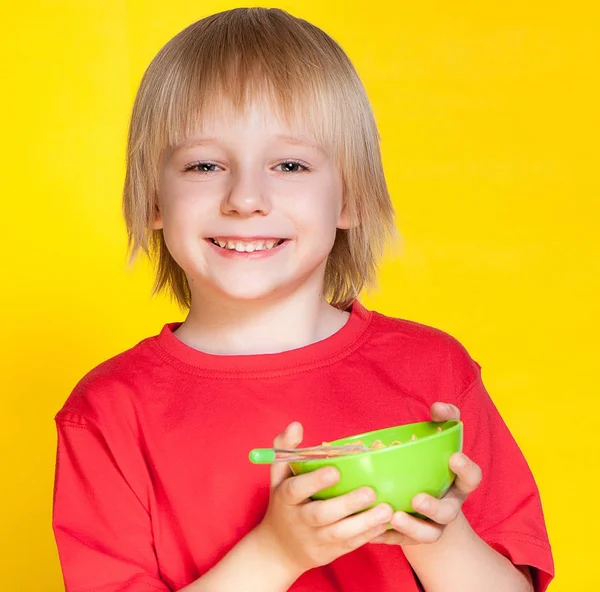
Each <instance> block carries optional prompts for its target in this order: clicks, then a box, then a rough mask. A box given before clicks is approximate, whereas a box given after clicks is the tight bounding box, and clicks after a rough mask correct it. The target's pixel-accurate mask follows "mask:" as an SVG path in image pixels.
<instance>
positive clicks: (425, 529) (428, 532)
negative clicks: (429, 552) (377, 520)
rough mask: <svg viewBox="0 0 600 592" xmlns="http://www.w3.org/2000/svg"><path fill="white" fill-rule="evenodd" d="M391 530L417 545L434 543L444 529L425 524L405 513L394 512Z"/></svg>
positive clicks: (436, 525) (430, 523)
mask: <svg viewBox="0 0 600 592" xmlns="http://www.w3.org/2000/svg"><path fill="white" fill-rule="evenodd" d="M390 524H391V525H392V528H393V529H394V530H396V531H398V532H399V533H400V534H403V535H405V536H406V537H408V538H409V539H412V540H413V541H415V543H417V544H428V543H435V542H436V541H437V540H438V539H439V538H440V537H441V536H442V533H443V532H444V527H443V526H440V525H439V524H434V523H433V522H425V521H424V520H420V519H419V518H415V517H414V516H411V515H409V514H406V513H405V512H396V513H395V514H394V515H393V516H392V520H391V521H390Z"/></svg>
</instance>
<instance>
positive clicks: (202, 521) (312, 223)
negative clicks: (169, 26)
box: [53, 8, 553, 592]
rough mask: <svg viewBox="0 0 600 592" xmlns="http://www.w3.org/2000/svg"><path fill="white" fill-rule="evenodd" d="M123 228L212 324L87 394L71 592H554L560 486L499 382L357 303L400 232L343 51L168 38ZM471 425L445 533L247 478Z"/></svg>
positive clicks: (222, 35)
mask: <svg viewBox="0 0 600 592" xmlns="http://www.w3.org/2000/svg"><path fill="white" fill-rule="evenodd" d="M124 212H125V218H126V221H127V226H128V230H129V236H130V240H131V243H132V246H133V252H134V253H135V252H136V251H137V250H139V249H140V248H141V249H144V250H147V251H149V252H150V253H151V254H152V255H154V256H155V257H156V258H157V283H156V289H157V290H160V289H168V290H170V291H171V292H172V293H173V294H174V295H175V297H176V298H177V299H178V301H179V302H180V303H181V304H182V305H183V306H185V307H187V308H189V314H188V316H187V318H186V320H185V321H184V322H183V323H181V324H170V325H166V326H165V327H164V329H163V330H162V332H161V333H160V335H158V336H155V337H151V338H149V339H146V340H144V341H143V342H141V343H140V344H138V345H137V346H135V347H134V348H133V349H131V350H129V351H127V352H125V353H123V354H121V355H119V356H117V357H116V358H114V359H112V360H109V361H107V362H105V363H104V364H102V365H100V366H99V367H98V368H96V369H95V370H93V371H92V372H91V373H89V374H88V375H87V376H86V377H85V378H84V379H83V380H82V381H81V382H80V383H79V384H78V385H77V387H76V389H75V390H74V392H73V394H72V395H71V397H70V398H69V399H68V401H67V402H66V404H65V406H64V407H63V409H62V410H61V411H60V412H59V413H58V415H57V418H56V420H57V426H58V437H59V448H58V459H57V471H56V489H55V500H54V521H53V524H54V529H55V534H56V539H57V543H58V548H59V553H60V558H61V563H62V567H63V572H64V576H65V581H66V586H67V589H68V590H69V592H83V591H89V592H91V591H102V592H116V591H121V590H128V591H134V592H137V591H139V592H141V591H151V590H160V591H168V590H185V591H187V592H203V591H207V592H209V591H210V592H213V591H214V592H218V591H221V590H223V591H231V590H244V591H248V592H251V591H254V590H256V591H260V592H270V591H273V592H279V591H284V590H288V589H289V590H294V591H311V592H314V591H317V592H318V591H323V592H329V591H334V590H342V591H344V592H346V591H354V590H356V591H358V590H361V591H363V590H374V591H375V590H376V591H380V592H392V591H394V592H396V591H402V592H414V591H417V590H419V589H424V590H427V591H428V592H438V591H443V592H453V591H457V592H458V591H460V592H469V591H477V592H480V591H481V590H484V589H485V590H487V591H489V592H492V591H498V592H500V591H506V592H508V591H511V592H515V591H523V592H525V591H530V590H537V591H543V590H545V589H546V587H547V585H548V583H549V582H550V580H551V578H552V573H553V566H552V557H551V553H550V548H549V544H548V540H547V535H546V530H545V526H544V521H543V516H542V510H541V504H540V500H539V495H538V492H537V488H536V486H535V483H534V481H533V477H532V476H531V473H530V472H529V469H528V467H527V464H526V462H525V460H524V458H523V456H522V455H521V453H520V451H519V449H518V447H517V446H516V444H515V442H514V440H513V439H512V437H511V435H510V433H509V431H508V430H507V428H506V426H505V425H504V423H503V422H502V419H501V418H500V416H499V415H498V413H497V411H496V409H495V407H494V405H493V403H492V402H491V400H490V398H489V396H488V395H487V393H486V391H485V388H484V386H483V384H482V382H481V376H480V368H479V366H478V365H477V364H476V363H475V362H474V361H473V360H472V359H471V358H470V357H469V355H468V354H467V352H466V351H465V350H464V349H463V348H462V347H461V346H460V344H458V343H457V342H456V341H455V340H454V339H452V338H451V337H450V336H448V335H446V334H444V333H442V332H440V331H437V330H435V329H432V328H429V327H425V326H422V325H418V324H416V323H411V322H408V321H402V320H398V319H391V318H387V317H384V316H383V315H380V314H377V313H374V312H370V311H367V310H365V309H364V308H363V307H362V306H361V305H360V304H359V303H358V301H357V297H358V294H359V292H360V290H361V289H362V288H363V286H368V285H371V284H372V283H373V281H374V277H375V270H376V263H377V260H378V258H379V256H380V255H381V252H382V249H383V247H384V245H385V243H386V241H387V240H388V239H389V238H390V237H391V235H392V234H393V211H392V206H391V203H390V199H389V195H388V192H387V188H386V184H385V179H384V176H383V171H382V168H381V159H380V153H379V147H378V137H377V129H376V126H375V123H374V120H373V116H372V113H371V109H370V106H369V103H368V100H367V98H366V95H365V93H364V89H363V87H362V85H361V83H360V81H359V79H358V76H357V75H356V73H355V71H354V69H353V68H352V66H351V64H350V62H349V61H348V58H347V57H346V56H345V54H344V53H343V51H342V50H341V49H340V48H339V47H338V46H337V45H336V44H335V42H334V41H333V40H331V38H329V37H328V36H327V35H326V34H325V33H323V32H322V31H320V30H319V29H317V28H316V27H314V26H312V25H310V24H308V23H306V22H304V21H301V20H299V19H295V18H294V17H291V16H290V15H288V14H287V13H285V12H283V11H280V10H267V9H259V8H255V9H237V10H232V11H228V12H225V13H221V14H218V15H214V16H212V17H209V18H207V19H204V20H202V21H199V22H198V23H195V24H194V25H192V26H190V27H188V28H187V29H186V30H184V31H183V32H181V33H180V34H179V35H177V36H176V37H175V38H174V39H173V40H171V41H170V42H169V43H168V44H167V45H166V46H165V47H164V48H163V49H162V50H161V52H160V53H159V54H158V56H157V57H156V58H155V60H154V61H153V62H152V63H151V65H150V66H149V68H148V70H147V72H146V74H145V76H144V79H143V80H142V83H141V86H140V89H139V92H138V95H137V98H136V102H135V106H134V110H133V114H132V121H131V128H130V136H129V146H128V165H127V176H126V182H125V191H124ZM439 401H443V402H444V403H440V402H439ZM459 409H460V413H462V417H463V420H464V422H465V425H466V435H465V444H464V449H465V454H457V455H455V456H454V457H453V458H452V459H451V468H452V469H453V470H454V471H455V472H456V474H457V480H456V483H455V485H454V487H453V488H452V489H451V491H450V492H449V493H448V495H446V496H445V497H444V498H443V499H442V500H436V499H433V498H430V497H429V496H427V495H425V494H421V495H419V496H417V497H416V498H415V499H414V500H413V505H414V508H415V510H416V511H418V512H419V513H420V514H421V515H424V516H426V517H427V518H429V520H422V519H417V518H416V517H414V516H411V515H408V514H405V513H402V512H396V513H393V512H392V509H391V508H390V507H389V506H387V505H385V504H376V505H373V504H374V502H375V494H374V492H373V491H372V490H370V489H369V488H361V489H360V490H357V491H354V492H351V493H349V494H347V495H345V496H341V497H338V498H336V499H333V500H328V501H324V502H310V501H309V498H310V496H311V495H313V494H314V493H315V492H317V491H319V490H320V489H323V488H324V487H327V486H328V485H330V484H331V483H332V482H334V481H335V480H336V479H337V478H338V477H339V475H338V474H336V471H335V470H332V469H331V468H329V469H327V468H326V469H321V470H319V471H316V472H314V473H311V474H309V475H303V476H298V477H291V476H290V473H289V469H287V468H286V467H283V466H281V465H277V466H273V467H272V468H271V476H270V483H269V479H268V477H267V475H266V474H265V473H263V472H262V471H261V469H260V468H257V467H255V466H252V465H250V463H248V461H247V454H248V450H249V449H250V448H253V447H255V446H261V445H264V444H265V443H266V442H265V438H266V435H267V434H269V433H271V434H273V433H277V431H278V430H279V429H281V426H285V425H288V427H287V428H286V429H285V430H284V431H283V433H281V434H280V435H279V436H277V437H276V439H275V445H276V446H281V447H294V446H297V445H298V444H300V442H301V441H302V440H303V439H305V440H306V441H308V442H310V443H314V442H318V441H321V440H325V439H327V440H331V439H335V438H337V437H341V436H344V435H347V434H352V433H358V432H365V431H369V430H372V429H377V428H381V427H385V425H390V426H391V425H397V424H401V423H409V422H413V421H422V420H425V419H428V417H429V415H430V413H431V417H432V418H433V420H435V421H443V420H445V419H448V418H451V417H458V414H459ZM290 422H292V423H290ZM303 425H304V426H305V430H306V431H305V433H303V427H302V426H303ZM480 467H481V469H483V480H481V469H480ZM480 482H481V484H480ZM369 506H373V507H372V508H371V509H368V510H367V511H365V512H362V513H359V514H356V512H357V511H358V510H361V509H364V508H368V507H369ZM389 524H391V526H392V530H391V531H387V526H388V525H389Z"/></svg>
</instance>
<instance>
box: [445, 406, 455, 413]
mask: <svg viewBox="0 0 600 592" xmlns="http://www.w3.org/2000/svg"><path fill="white" fill-rule="evenodd" d="M446 411H450V413H452V412H454V407H452V405H446Z"/></svg>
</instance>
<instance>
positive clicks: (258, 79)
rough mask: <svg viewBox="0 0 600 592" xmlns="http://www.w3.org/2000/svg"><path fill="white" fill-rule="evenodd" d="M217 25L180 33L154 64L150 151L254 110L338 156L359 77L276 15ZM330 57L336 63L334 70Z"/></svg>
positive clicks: (321, 41) (254, 13)
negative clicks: (218, 119) (212, 123)
mask: <svg viewBox="0 0 600 592" xmlns="http://www.w3.org/2000/svg"><path fill="white" fill-rule="evenodd" d="M218 17H219V15H214V16H212V17H208V18H207V19H204V20H203V21H200V23H197V24H196V25H195V26H193V27H188V29H185V30H184V31H182V32H181V33H180V34H179V35H177V36H176V37H175V38H174V39H172V40H171V41H170V42H169V43H168V44H167V45H166V46H165V47H164V48H163V49H162V50H161V52H160V53H159V54H158V56H157V59H156V60H155V64H156V65H157V70H158V69H159V70H160V73H161V75H160V79H155V80H154V81H153V82H155V84H149V85H148V86H147V88H148V89H149V88H150V87H154V88H153V89H152V92H153V93H154V95H155V97H159V100H155V101H154V105H153V111H154V112H153V113H152V114H151V116H150V117H151V119H152V121H153V122H154V125H153V129H154V132H155V138H154V142H153V144H154V148H155V149H156V150H157V151H160V152H162V151H164V150H165V149H167V148H170V147H174V146H179V145H181V144H183V143H185V142H186V140H187V139H188V138H189V137H190V136H192V135H193V134H194V133H196V132H198V131H200V130H202V127H203V125H204V123H205V122H206V121H209V120H210V119H211V118H213V117H223V116H224V117H231V116H240V115H242V116H243V115H245V114H247V112H248V110H249V109H250V108H251V107H252V106H254V105H256V104H259V105H260V106H261V107H264V108H265V109H266V110H268V112H274V113H275V114H276V116H277V117H278V118H279V119H280V120H281V121H282V122H284V123H285V124H286V125H288V127H290V128H291V129H295V130H301V132H302V133H304V134H306V135H309V136H310V137H311V138H313V139H314V140H315V141H316V142H317V143H318V144H319V145H320V146H321V147H323V148H324V149H325V150H326V151H328V152H329V153H331V154H336V155H338V156H340V155H341V154H342V153H343V152H344V151H345V150H344V147H343V143H344V136H345V135H346V136H347V134H344V133H343V129H342V118H343V119H344V124H345V126H346V127H347V128H348V127H350V128H352V126H353V122H352V121H351V120H350V119H351V118H352V112H354V113H356V112H357V110H356V109H345V108H344V103H346V104H356V99H357V98H360V96H361V95H363V93H362V92H361V91H362V87H360V86H359V88H357V89H356V91H355V92H356V94H355V96H351V95H352V94H353V93H352V92H351V91H352V88H353V87H354V86H356V82H354V81H356V80H357V76H356V73H355V71H354V68H353V67H352V65H351V64H350V63H349V61H348V60H347V58H346V56H345V54H344V53H343V52H342V50H341V49H340V48H339V46H338V45H337V44H336V43H335V42H334V41H333V40H332V39H331V38H330V37H328V36H327V35H326V34H325V33H323V32H322V31H321V30H319V29H317V28H316V27H314V26H313V25H311V24H309V23H307V22H306V21H302V20H300V19H296V18H294V17H291V16H290V15H288V14H287V13H284V12H281V11H271V10H268V11H266V10H264V9H263V10H260V9H259V10H254V9H248V11H247V12H246V13H245V15H244V16H243V18H242V14H240V15H239V16H238V18H236V14H235V11H233V14H232V13H230V15H229V19H228V20H227V21H226V22H222V19H219V18H218ZM248 19H250V20H252V21H253V22H252V26H249V23H248ZM299 24H300V26H299ZM200 27H201V28H202V29H203V30H202V31H200V30H199V28H200ZM332 52H335V53H337V54H339V55H338V56H337V57H339V58H341V59H338V60H336V62H337V63H336V64H335V68H334V65H333V63H332V55H331V54H332ZM340 63H341V64H342V65H343V66H345V67H343V68H341V69H340ZM147 75H148V76H149V77H152V71H151V70H149V71H148V72H147ZM344 79H345V80H344ZM353 82H354V84H353ZM349 91H350V95H349ZM355 123H358V122H355ZM156 124H158V125H156Z"/></svg>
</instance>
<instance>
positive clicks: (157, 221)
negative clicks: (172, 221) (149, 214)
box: [151, 206, 163, 230]
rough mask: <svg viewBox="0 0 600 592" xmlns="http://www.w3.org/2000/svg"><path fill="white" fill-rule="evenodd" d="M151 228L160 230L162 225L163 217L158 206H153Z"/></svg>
mask: <svg viewBox="0 0 600 592" xmlns="http://www.w3.org/2000/svg"><path fill="white" fill-rule="evenodd" d="M151 226H152V230H161V228H162V227H163V219H162V214H161V213H160V210H159V209H158V206H156V207H155V208H154V216H153V218H152V225H151Z"/></svg>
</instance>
